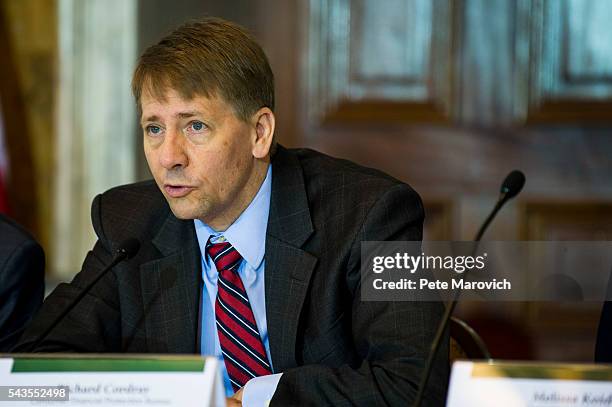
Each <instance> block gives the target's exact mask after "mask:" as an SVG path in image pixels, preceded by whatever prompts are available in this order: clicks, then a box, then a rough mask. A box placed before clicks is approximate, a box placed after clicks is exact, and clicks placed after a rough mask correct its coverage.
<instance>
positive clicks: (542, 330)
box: [522, 202, 612, 360]
mask: <svg viewBox="0 0 612 407" xmlns="http://www.w3.org/2000/svg"><path fill="white" fill-rule="evenodd" d="M522 237H523V239H524V240H546V241H562V240H582V241H586V240H612V203H609V202H532V203H528V204H526V205H524V216H523V225H522ZM585 267H588V265H585ZM524 312H525V322H526V324H527V325H528V326H531V327H532V331H533V332H538V335H537V338H536V340H535V342H536V344H537V345H538V347H539V348H540V354H541V355H542V357H543V358H547V359H550V358H556V359H560V358H559V355H558V353H557V351H555V350H557V349H564V350H565V353H564V355H565V356H564V357H563V358H562V359H561V360H590V359H591V358H592V357H593V355H594V346H595V337H596V332H597V326H598V323H599V317H600V313H601V303H598V302H535V301H534V302H529V303H526V304H525V311H524Z"/></svg>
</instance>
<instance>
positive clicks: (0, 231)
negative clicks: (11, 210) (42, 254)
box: [0, 214, 36, 250]
mask: <svg viewBox="0 0 612 407" xmlns="http://www.w3.org/2000/svg"><path fill="white" fill-rule="evenodd" d="M26 242H32V243H33V244H35V243H36V240H34V238H33V237H32V235H30V233H29V232H28V231H27V230H25V229H24V228H23V227H22V226H21V225H19V224H18V223H17V222H15V221H14V220H12V219H11V218H9V217H8V216H5V215H2V214H0V250H12V249H14V248H15V247H18V246H21V245H23V244H24V243H26Z"/></svg>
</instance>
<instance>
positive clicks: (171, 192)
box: [164, 184, 195, 198]
mask: <svg viewBox="0 0 612 407" xmlns="http://www.w3.org/2000/svg"><path fill="white" fill-rule="evenodd" d="M194 189H195V188H194V187H191V186H188V185H172V184H164V191H166V194H167V195H168V196H169V197H171V198H182V197H184V196H186V195H187V194H189V193H190V192H191V191H193V190H194Z"/></svg>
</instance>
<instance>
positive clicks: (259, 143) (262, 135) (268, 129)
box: [252, 107, 276, 158]
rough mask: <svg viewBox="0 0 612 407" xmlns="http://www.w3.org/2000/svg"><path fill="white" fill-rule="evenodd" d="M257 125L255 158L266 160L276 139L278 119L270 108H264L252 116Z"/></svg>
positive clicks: (254, 142)
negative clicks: (275, 127) (275, 128)
mask: <svg viewBox="0 0 612 407" xmlns="http://www.w3.org/2000/svg"><path fill="white" fill-rule="evenodd" d="M252 123H253V124H254V125H255V138H254V140H253V149H252V152H253V157H255V158H265V157H266V156H267V155H268V154H269V153H270V146H271V145H272V139H273V137H274V126H275V124H276V118H275V117H274V112H272V110H270V108H267V107H262V108H261V109H259V110H258V111H257V112H256V113H255V114H254V115H253V116H252Z"/></svg>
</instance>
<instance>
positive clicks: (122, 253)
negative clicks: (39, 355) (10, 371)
mask: <svg viewBox="0 0 612 407" xmlns="http://www.w3.org/2000/svg"><path fill="white" fill-rule="evenodd" d="M139 249H140V242H139V241H138V239H135V238H130V239H126V240H124V241H123V242H121V244H119V246H117V249H116V250H115V255H114V257H113V259H112V261H111V262H110V263H109V264H108V266H106V267H105V268H104V269H103V270H102V271H101V272H100V273H99V274H98V275H97V276H96V278H94V279H93V280H92V281H91V282H90V283H89V284H87V286H85V288H83V290H82V291H81V292H80V293H79V295H77V296H76V297H75V298H74V299H73V300H72V302H71V303H70V304H69V305H68V306H67V307H66V308H65V309H64V310H63V311H62V312H61V313H60V314H59V315H58V316H57V317H55V319H54V320H53V321H52V322H51V323H50V324H49V325H48V327H47V329H45V330H44V331H43V333H42V334H40V335H39V336H38V339H37V340H36V341H34V343H33V344H32V346H30V348H29V350H30V352H33V351H34V349H36V348H37V347H38V346H39V345H40V344H41V343H42V342H43V341H44V340H45V339H46V338H47V336H49V334H50V333H51V331H53V329H54V328H55V327H56V326H57V325H58V324H59V323H60V322H61V321H62V320H63V319H64V318H65V317H66V315H68V313H69V312H70V311H72V309H73V308H74V307H75V306H76V305H77V304H78V303H79V302H80V301H81V300H82V299H83V297H85V295H86V294H87V293H88V292H89V291H90V290H91V288H92V287H93V286H94V285H95V284H96V283H97V282H98V281H100V279H101V278H102V277H104V276H105V275H106V273H108V272H109V271H110V270H111V269H112V268H113V267H115V266H116V265H117V264H119V263H121V262H122V261H124V260H127V259H129V258H132V257H134V256H135V255H136V253H138V250H139Z"/></svg>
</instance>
